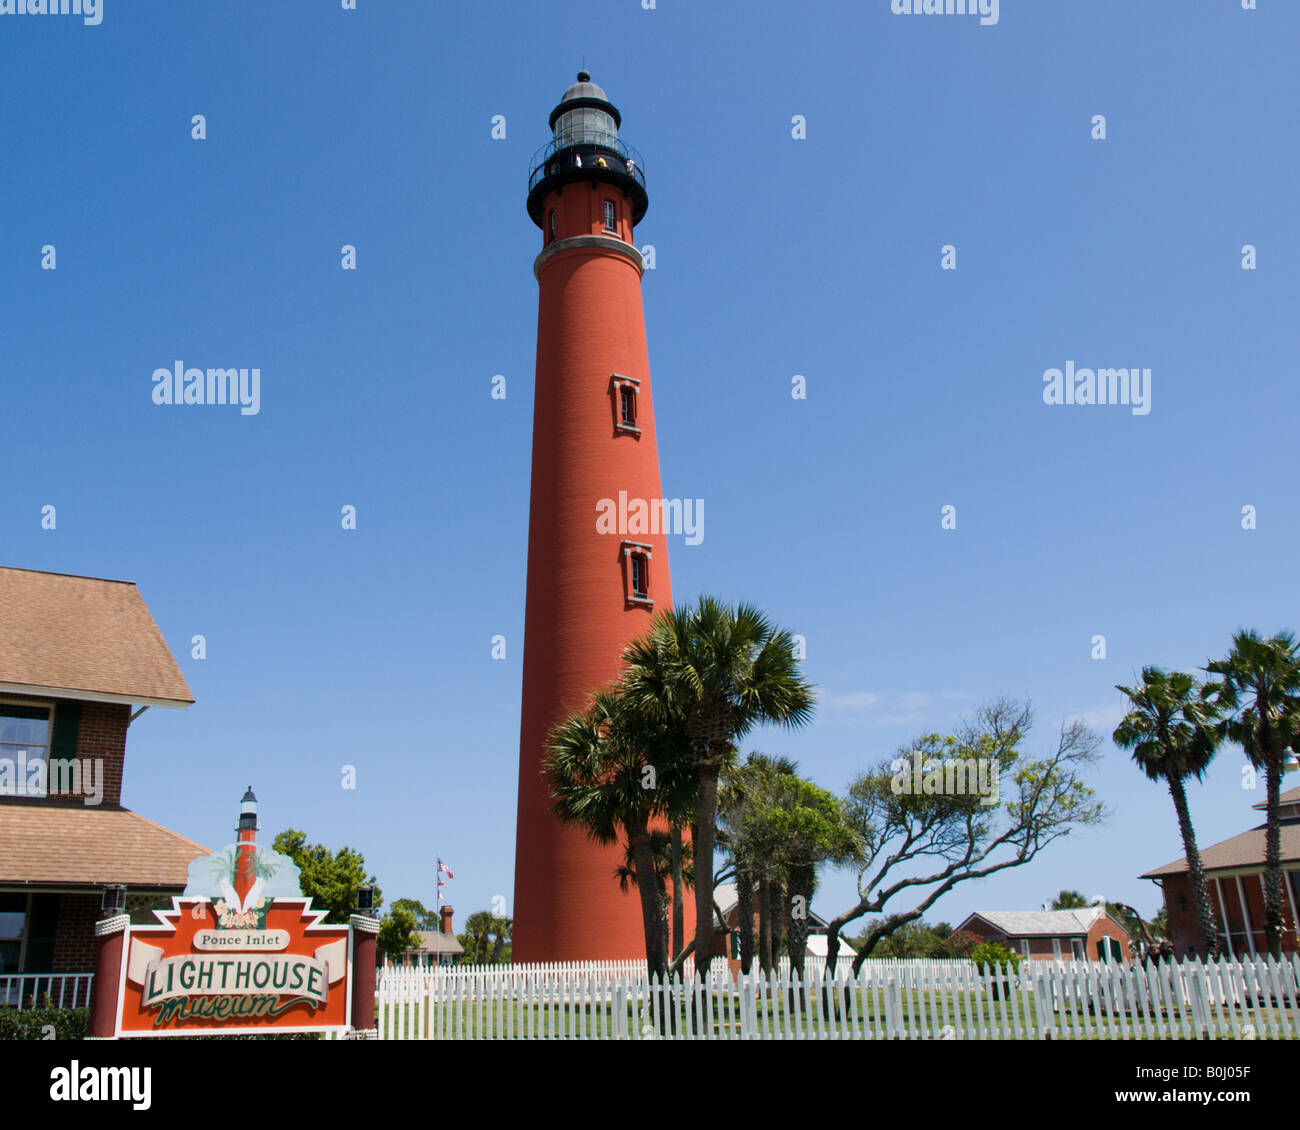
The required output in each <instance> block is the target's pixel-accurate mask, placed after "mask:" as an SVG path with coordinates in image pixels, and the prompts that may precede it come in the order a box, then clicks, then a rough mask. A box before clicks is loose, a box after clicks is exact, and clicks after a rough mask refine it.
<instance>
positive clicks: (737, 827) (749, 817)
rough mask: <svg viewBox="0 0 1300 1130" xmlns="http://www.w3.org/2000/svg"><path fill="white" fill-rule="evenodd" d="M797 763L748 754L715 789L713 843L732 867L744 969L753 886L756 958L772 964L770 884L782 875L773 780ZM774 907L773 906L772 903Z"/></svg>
mask: <svg viewBox="0 0 1300 1130" xmlns="http://www.w3.org/2000/svg"><path fill="white" fill-rule="evenodd" d="M797 771H798V766H797V765H796V764H795V763H794V762H793V761H791V760H790V759H789V758H786V757H770V756H768V755H767V754H762V753H751V754H750V755H749V757H748V758H747V759H746V761H745V763H744V764H743V765H730V766H728V767H727V768H726V769H725V770H724V771H723V775H722V778H721V780H720V782H719V790H718V846H719V848H720V849H721V850H722V852H723V854H724V855H725V856H726V857H727V858H728V859H730V860H731V862H732V866H733V867H734V869H735V880H736V896H737V904H738V905H737V912H738V914H739V917H740V968H741V970H742V971H743V972H745V973H748V972H749V970H750V968H751V966H752V964H753V958H754V941H755V939H754V936H753V934H754V905H753V894H754V887H755V885H756V884H757V886H758V961H759V968H760V969H762V971H763V972H764V973H766V972H768V971H769V970H770V969H771V968H772V963H773V955H772V897H771V894H772V886H773V884H774V883H778V884H779V883H780V882H781V881H782V878H783V873H782V869H783V867H784V861H783V860H781V859H780V858H779V857H778V849H779V848H780V846H781V845H780V841H779V836H780V831H779V828H778V827H777V826H776V824H775V822H774V820H773V819H772V811H773V809H774V807H775V804H776V794H777V791H778V787H779V786H778V779H779V778H780V777H782V776H785V775H792V774H795V773H796V772H797ZM778 905H779V904H778Z"/></svg>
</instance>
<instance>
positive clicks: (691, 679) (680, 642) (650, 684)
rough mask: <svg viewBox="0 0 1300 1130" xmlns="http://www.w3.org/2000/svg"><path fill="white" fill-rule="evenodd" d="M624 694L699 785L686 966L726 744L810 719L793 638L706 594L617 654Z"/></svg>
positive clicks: (704, 894)
mask: <svg viewBox="0 0 1300 1130" xmlns="http://www.w3.org/2000/svg"><path fill="white" fill-rule="evenodd" d="M623 657H624V660H625V663H626V668H625V671H624V674H623V679H622V688H623V694H624V697H626V698H627V699H628V700H630V703H631V705H632V706H633V708H635V709H637V710H638V711H642V712H645V713H647V714H649V715H650V716H652V717H654V718H656V719H657V720H659V721H660V722H661V723H662V724H664V725H665V726H669V727H676V726H678V725H681V726H683V727H684V729H685V734H686V740H687V741H688V742H689V749H690V751H691V753H692V754H693V756H694V760H695V766H696V770H697V773H698V780H699V803H698V806H697V808H696V816H695V826H694V829H693V834H692V837H691V838H692V842H693V844H694V850H695V966H696V970H697V972H698V973H699V975H700V976H701V977H703V976H704V975H705V974H706V973H707V972H708V968H709V963H710V961H711V959H712V956H713V841H714V821H715V820H716V818H717V795H718V776H719V774H720V773H721V772H722V768H723V766H724V765H726V764H727V763H728V761H730V760H731V759H732V758H734V756H735V751H736V742H737V740H738V739H739V738H741V737H743V736H744V735H745V734H747V733H749V732H750V730H752V729H753V728H754V727H755V726H758V725H760V724H762V723H765V722H770V723H774V724H777V725H781V726H801V725H803V724H804V723H806V722H807V721H808V720H809V719H810V718H811V717H812V710H813V691H812V687H811V686H810V685H809V684H808V683H807V682H805V681H804V680H803V678H802V677H801V676H800V674H799V665H798V661H797V660H796V658H795V647H794V640H793V637H792V636H791V635H790V633H789V632H785V631H781V630H779V629H777V628H776V627H774V626H773V625H772V624H771V623H770V622H769V621H768V619H767V617H766V616H764V615H763V614H762V613H761V612H759V611H758V610H757V609H756V608H752V607H750V606H748V605H739V606H737V607H736V608H734V609H733V608H731V607H730V606H728V605H725V604H722V603H720V602H719V601H717V600H714V599H713V598H712V597H707V596H705V597H701V598H700V600H699V602H698V603H697V604H695V605H694V606H690V607H681V608H675V609H673V610H671V611H669V612H665V613H661V614H660V615H659V616H657V617H656V618H655V621H654V623H653V626H652V627H651V630H650V632H649V634H648V635H647V636H646V637H645V638H643V639H641V640H637V641H634V642H633V643H632V644H630V645H629V646H628V647H627V649H626V650H625V651H624V653H623Z"/></svg>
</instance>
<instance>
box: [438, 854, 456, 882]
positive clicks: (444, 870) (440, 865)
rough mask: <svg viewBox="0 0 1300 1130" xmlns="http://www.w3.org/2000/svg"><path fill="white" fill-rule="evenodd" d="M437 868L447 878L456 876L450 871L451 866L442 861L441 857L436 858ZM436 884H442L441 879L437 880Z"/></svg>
mask: <svg viewBox="0 0 1300 1130" xmlns="http://www.w3.org/2000/svg"><path fill="white" fill-rule="evenodd" d="M438 870H439V871H441V872H442V873H443V874H444V875H446V876H447V878H448V879H454V878H456V876H455V875H453V874H452V873H451V868H450V867H448V866H447V865H446V864H445V863H443V861H442V860H441V859H440V860H438ZM438 886H442V880H441V879H439V880H438Z"/></svg>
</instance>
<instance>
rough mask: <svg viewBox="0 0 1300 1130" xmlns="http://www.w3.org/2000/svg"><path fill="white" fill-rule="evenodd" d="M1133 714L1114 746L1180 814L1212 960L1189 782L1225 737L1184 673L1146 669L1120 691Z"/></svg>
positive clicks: (1214, 942) (1214, 946)
mask: <svg viewBox="0 0 1300 1130" xmlns="http://www.w3.org/2000/svg"><path fill="white" fill-rule="evenodd" d="M1116 689H1117V690H1119V691H1121V692H1122V693H1123V694H1124V695H1126V696H1127V697H1128V700H1129V703H1130V704H1131V706H1132V709H1131V710H1130V711H1129V712H1128V713H1127V714H1126V715H1125V716H1124V718H1123V720H1122V721H1121V722H1120V724H1119V725H1118V726H1117V727H1116V729H1115V733H1114V735H1113V738H1114V742H1115V744H1116V745H1117V746H1119V747H1120V748H1121V749H1127V750H1130V751H1131V753H1132V757H1133V760H1134V762H1135V763H1136V764H1137V766H1138V768H1140V769H1141V770H1142V771H1143V772H1144V773H1145V774H1146V775H1147V776H1148V777H1149V778H1150V779H1151V780H1153V781H1164V782H1165V783H1166V784H1168V786H1169V795H1170V796H1171V797H1173V801H1174V811H1175V812H1176V813H1177V814H1178V831H1179V833H1180V834H1181V835H1182V838H1183V852H1184V854H1185V855H1186V856H1187V873H1188V877H1189V878H1190V880H1191V884H1192V899H1193V902H1194V904H1195V906H1196V922H1197V925H1198V927H1199V928H1200V932H1201V948H1202V949H1203V951H1204V952H1205V953H1206V954H1207V955H1208V956H1210V957H1217V956H1218V954H1219V940H1218V939H1219V935H1218V931H1217V930H1216V929H1215V925H1214V912H1213V910H1212V909H1211V907H1210V895H1209V891H1208V890H1207V888H1206V885H1205V869H1204V868H1203V867H1202V866H1201V854H1200V852H1199V851H1198V850H1197V847H1196V832H1195V831H1194V830H1193V828H1192V817H1191V813H1190V811H1189V810H1188V807H1187V790H1186V787H1185V782H1186V781H1187V779H1188V778H1189V777H1194V778H1195V779H1196V780H1198V781H1199V780H1200V779H1201V778H1202V777H1204V775H1205V771H1206V770H1207V769H1208V768H1209V766H1210V761H1211V760H1212V759H1213V757H1214V752H1215V749H1216V748H1217V747H1218V744H1219V741H1220V740H1221V735H1220V731H1219V728H1218V726H1217V724H1216V716H1215V712H1214V708H1213V706H1212V705H1211V704H1210V702H1209V701H1208V700H1207V698H1206V695H1205V693H1204V692H1203V691H1202V689H1201V688H1200V687H1198V686H1197V683H1196V680H1195V679H1194V678H1193V677H1192V676H1191V675H1188V674H1186V673H1184V672H1182V671H1172V672H1166V671H1162V670H1161V669H1160V668H1159V667H1144V668H1142V685H1141V686H1140V687H1123V686H1117V688H1116Z"/></svg>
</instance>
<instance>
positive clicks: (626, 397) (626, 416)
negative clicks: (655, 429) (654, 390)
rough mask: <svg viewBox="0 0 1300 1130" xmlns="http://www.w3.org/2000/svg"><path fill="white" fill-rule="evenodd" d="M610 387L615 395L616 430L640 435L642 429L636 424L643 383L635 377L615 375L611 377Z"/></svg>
mask: <svg viewBox="0 0 1300 1130" xmlns="http://www.w3.org/2000/svg"><path fill="white" fill-rule="evenodd" d="M609 387H610V390H611V391H612V392H613V394H614V430H615V431H619V432H631V433H632V434H633V435H640V434H641V429H640V428H639V427H638V426H637V422H636V417H637V411H636V398H637V393H638V392H639V391H640V388H641V382H640V381H639V380H637V379H636V378H635V377H624V376H622V375H620V374H619V373H614V374H613V375H612V376H611V377H610V381H609Z"/></svg>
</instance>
